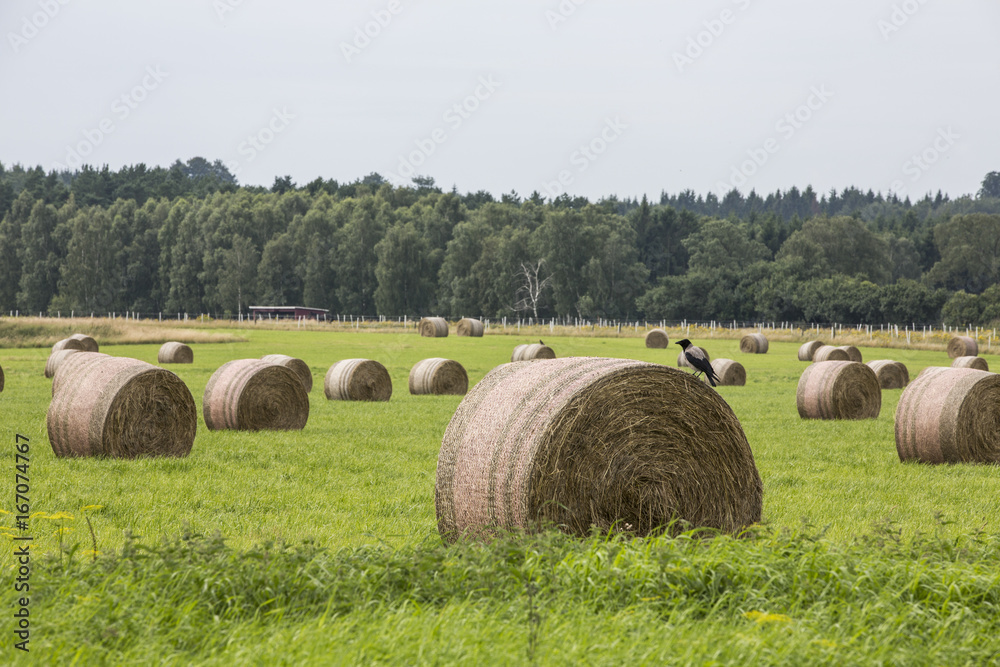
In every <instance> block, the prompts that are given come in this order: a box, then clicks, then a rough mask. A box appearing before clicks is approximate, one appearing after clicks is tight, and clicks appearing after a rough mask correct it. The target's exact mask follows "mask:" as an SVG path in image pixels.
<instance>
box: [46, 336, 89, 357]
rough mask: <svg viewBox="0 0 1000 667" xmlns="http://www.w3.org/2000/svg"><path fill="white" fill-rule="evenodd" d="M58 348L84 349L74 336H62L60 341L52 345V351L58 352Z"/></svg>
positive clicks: (82, 350)
mask: <svg viewBox="0 0 1000 667" xmlns="http://www.w3.org/2000/svg"><path fill="white" fill-rule="evenodd" d="M59 350H80V351H81V352H85V351H86V350H84V349H83V343H82V342H81V341H79V340H77V339H76V338H63V339H62V340H61V341H59V342H58V343H56V344H55V345H53V346H52V352H58V351H59ZM50 354H51V353H50Z"/></svg>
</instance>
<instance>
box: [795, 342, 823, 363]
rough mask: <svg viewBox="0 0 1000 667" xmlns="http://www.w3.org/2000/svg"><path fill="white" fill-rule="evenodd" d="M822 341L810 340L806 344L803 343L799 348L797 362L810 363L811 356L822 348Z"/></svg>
mask: <svg viewBox="0 0 1000 667" xmlns="http://www.w3.org/2000/svg"><path fill="white" fill-rule="evenodd" d="M823 345H824V343H823V341H819V340H811V341H809V342H808V343H803V344H802V346H801V347H799V361H812V360H813V355H815V354H816V350H818V349H819V348H821V347H823Z"/></svg>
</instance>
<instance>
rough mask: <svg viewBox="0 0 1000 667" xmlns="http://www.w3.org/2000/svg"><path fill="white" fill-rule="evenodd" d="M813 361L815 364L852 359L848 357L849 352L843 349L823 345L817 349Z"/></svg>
mask: <svg viewBox="0 0 1000 667" xmlns="http://www.w3.org/2000/svg"><path fill="white" fill-rule="evenodd" d="M812 360H813V363H818V362H821V361H850V357H848V356H847V350H845V349H843V348H840V347H834V346H832V345H823V346H821V347H818V348H816V351H815V352H814V353H813V358H812Z"/></svg>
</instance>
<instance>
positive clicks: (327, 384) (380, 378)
mask: <svg viewBox="0 0 1000 667" xmlns="http://www.w3.org/2000/svg"><path fill="white" fill-rule="evenodd" d="M323 391H324V393H325V394H326V397H327V398H328V399H330V400H331V401H388V400H389V398H390V397H392V379H391V378H390V377H389V371H387V370H386V369H385V366H383V365H382V364H380V363H379V362H377V361H372V360H371V359H344V360H342V361H338V362H337V363H335V364H334V365H333V366H330V370H328V371H327V372H326V378H324V380H323Z"/></svg>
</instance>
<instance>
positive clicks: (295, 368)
mask: <svg viewBox="0 0 1000 667" xmlns="http://www.w3.org/2000/svg"><path fill="white" fill-rule="evenodd" d="M260 360H261V361H266V362H267V363H269V364H278V365H279V366H284V367H285V368H287V369H288V370H290V371H292V372H293V373H295V375H296V376H297V377H298V378H299V379H300V380H301V381H302V386H303V387H305V389H306V393H307V394H308V393H309V392H310V391H312V388H313V374H312V371H311V370H309V364H307V363H306V362H304V361H302V360H301V359H296V358H295V357H290V356H288V355H287V354H265V355H264V356H263V357H261V358H260Z"/></svg>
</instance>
